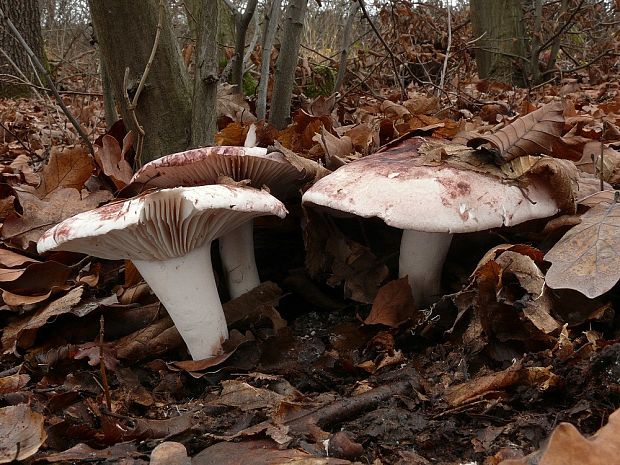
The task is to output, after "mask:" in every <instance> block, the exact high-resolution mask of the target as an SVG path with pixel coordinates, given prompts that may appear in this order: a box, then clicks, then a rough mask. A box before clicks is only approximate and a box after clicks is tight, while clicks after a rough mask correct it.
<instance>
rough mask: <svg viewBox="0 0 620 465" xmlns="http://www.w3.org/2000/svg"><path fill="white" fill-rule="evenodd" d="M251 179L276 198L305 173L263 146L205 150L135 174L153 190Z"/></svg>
mask: <svg viewBox="0 0 620 465" xmlns="http://www.w3.org/2000/svg"><path fill="white" fill-rule="evenodd" d="M220 176H228V177H231V178H232V179H234V180H235V181H243V180H245V179H249V180H250V181H251V186H253V187H256V188H261V187H262V186H268V187H269V189H270V190H271V191H272V193H273V194H274V195H275V196H276V197H280V196H282V195H285V194H287V193H288V192H289V191H290V190H292V189H294V188H296V187H298V186H299V184H301V183H302V182H303V180H304V179H303V178H304V173H302V172H301V171H300V170H299V169H297V168H295V167H294V166H293V165H291V163H290V162H288V160H286V158H285V157H284V156H283V155H282V154H281V153H280V152H268V151H267V149H265V148H262V147H204V148H199V149H193V150H187V151H185V152H179V153H173V154H171V155H166V156H165V157H162V158H159V159H157V160H153V161H152V162H149V163H147V164H146V165H144V166H143V167H142V168H141V169H140V170H139V171H138V172H136V174H134V176H133V178H132V180H131V182H132V184H139V185H142V186H143V187H145V188H150V187H176V186H198V185H203V184H215V183H216V182H217V179H218V177H220Z"/></svg>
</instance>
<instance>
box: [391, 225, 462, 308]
mask: <svg viewBox="0 0 620 465" xmlns="http://www.w3.org/2000/svg"><path fill="white" fill-rule="evenodd" d="M451 241H452V234H450V233H432V232H431V233H429V232H422V231H414V230H412V229H406V230H404V231H403V238H402V239H401V242H400V257H399V260H398V267H399V269H398V275H399V276H400V277H401V278H402V277H405V276H409V284H410V285H411V292H412V293H413V298H414V300H415V303H416V305H417V306H418V307H419V308H424V307H426V306H428V305H429V304H431V303H433V302H435V301H436V300H437V299H438V298H439V296H440V295H441V270H442V268H443V264H444V262H445V261H446V255H448V250H449V249H450V242H451Z"/></svg>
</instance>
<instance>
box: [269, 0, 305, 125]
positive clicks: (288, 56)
mask: <svg viewBox="0 0 620 465" xmlns="http://www.w3.org/2000/svg"><path fill="white" fill-rule="evenodd" d="M307 5H308V0H291V1H290V3H289V5H288V8H287V9H286V23H285V24H284V33H283V34H282V43H281V45H280V54H279V55H278V61H277V62H276V77H275V82H274V86H273V97H272V98H271V114H270V117H269V122H270V123H271V124H273V125H274V126H275V127H276V128H278V129H283V128H284V127H286V125H287V124H288V122H289V119H290V116H291V98H292V96H293V84H294V83H295V68H296V67H297V61H298V59H299V42H300V41H301V33H302V32H303V29H304V17H305V15H306V7H307Z"/></svg>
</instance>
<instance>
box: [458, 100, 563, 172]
mask: <svg viewBox="0 0 620 465" xmlns="http://www.w3.org/2000/svg"><path fill="white" fill-rule="evenodd" d="M563 111H564V105H563V103H562V102H559V101H557V102H551V103H548V104H547V105H544V106H542V107H541V108H539V109H538V110H536V111H534V112H532V113H529V114H527V115H525V116H522V117H520V118H518V119H516V120H515V121H513V122H512V123H510V124H509V125H508V126H506V127H504V128H502V129H500V130H499V131H497V132H495V133H494V134H491V135H483V136H479V137H476V138H473V139H471V140H469V141H468V142H467V145H468V146H469V147H474V148H478V147H480V146H481V145H482V144H485V143H489V144H491V146H492V147H493V151H494V152H495V155H496V158H497V159H498V160H499V161H500V163H499V164H501V163H506V162H508V161H510V160H512V159H514V158H517V157H523V156H526V155H537V154H539V153H544V154H548V155H552V153H551V147H552V144H553V141H554V140H555V139H556V138H557V137H559V136H560V135H561V131H562V129H563V127H564V116H563V115H562V112H563Z"/></svg>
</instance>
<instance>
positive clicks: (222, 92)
mask: <svg viewBox="0 0 620 465" xmlns="http://www.w3.org/2000/svg"><path fill="white" fill-rule="evenodd" d="M217 114H218V116H227V117H228V118H230V119H231V120H233V121H238V122H240V123H253V122H255V121H256V116H254V115H253V114H252V113H250V105H248V103H247V102H246V101H245V99H244V98H243V94H239V93H237V92H235V91H234V86H232V85H230V84H219V85H218V86H217Z"/></svg>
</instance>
